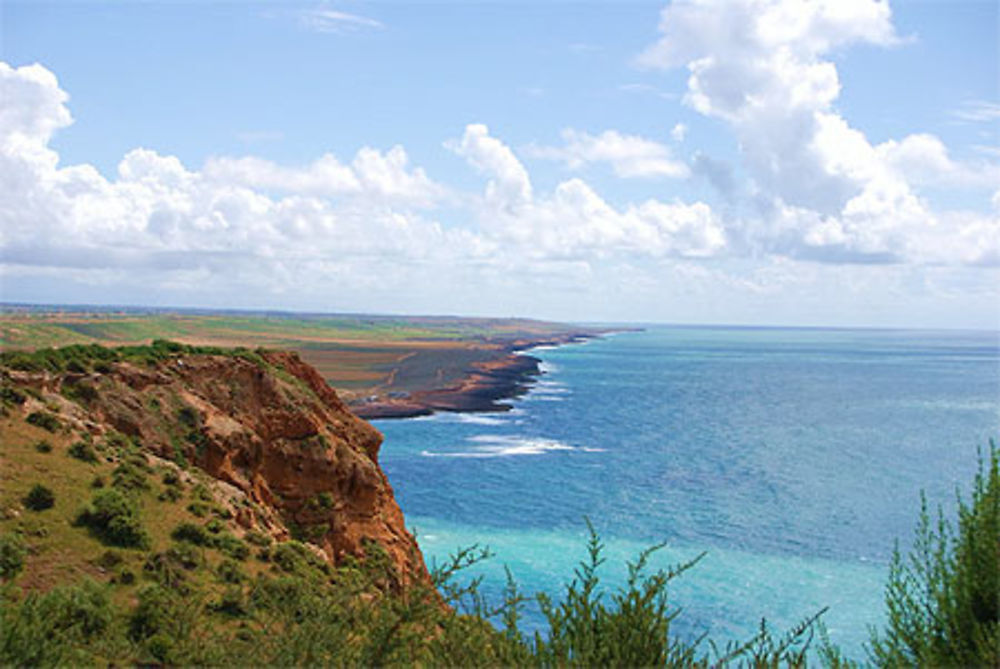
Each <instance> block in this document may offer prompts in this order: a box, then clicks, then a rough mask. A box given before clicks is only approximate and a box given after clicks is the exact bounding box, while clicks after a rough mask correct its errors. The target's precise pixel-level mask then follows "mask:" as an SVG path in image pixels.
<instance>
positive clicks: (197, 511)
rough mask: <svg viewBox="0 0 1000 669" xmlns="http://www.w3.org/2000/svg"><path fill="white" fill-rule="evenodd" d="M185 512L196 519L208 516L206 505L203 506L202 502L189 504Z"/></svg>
mask: <svg viewBox="0 0 1000 669" xmlns="http://www.w3.org/2000/svg"><path fill="white" fill-rule="evenodd" d="M187 510H188V511H190V512H191V514H192V515H194V516H197V517H198V518H204V517H205V516H207V515H208V504H205V503H204V502H191V503H190V504H188V505H187Z"/></svg>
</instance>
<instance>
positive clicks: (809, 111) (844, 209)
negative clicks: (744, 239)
mask: <svg viewBox="0 0 1000 669" xmlns="http://www.w3.org/2000/svg"><path fill="white" fill-rule="evenodd" d="M659 28H660V32H661V38H660V40H659V41H657V42H656V43H655V44H653V45H652V46H650V47H648V48H647V49H646V50H645V51H643V52H642V53H641V54H640V55H639V57H638V59H637V60H638V63H639V64H640V65H642V66H645V67H651V68H664V69H666V68H673V67H679V66H684V67H686V68H687V70H688V73H689V76H688V89H687V94H686V95H685V102H686V104H688V105H689V106H691V107H692V108H694V109H695V110H697V111H699V112H700V113H702V114H704V115H706V116H712V117H716V118H720V119H722V120H724V121H725V122H726V123H728V124H729V125H730V126H731V127H732V129H733V130H734V132H735V134H736V138H737V140H738V141H739V145H740V150H741V152H742V155H743V159H744V161H745V163H746V166H747V168H748V173H749V174H750V176H751V177H752V178H753V182H754V186H755V188H756V191H757V194H756V200H757V201H758V202H759V203H763V204H764V205H765V207H764V208H765V210H767V212H768V213H765V216H770V219H769V223H768V225H761V224H760V223H754V224H753V225H750V226H749V227H747V228H746V229H747V230H748V231H752V234H753V236H755V237H756V239H753V240H748V243H750V245H751V246H754V245H760V244H761V243H764V244H765V245H766V244H767V243H768V241H769V242H770V244H771V250H772V251H774V252H781V253H788V254H791V255H803V256H807V257H812V258H816V259H821V260H829V261H832V262H843V261H859V262H860V261H864V262H873V261H881V262H886V261H902V260H906V259H910V260H914V261H920V262H925V261H926V262H963V261H967V259H969V258H973V257H980V256H982V255H983V253H982V250H983V249H984V248H988V247H989V245H990V243H991V236H990V234H989V230H991V229H992V228H991V227H990V225H991V223H990V221H988V220H983V219H982V217H981V216H980V217H978V218H976V219H975V220H972V219H970V218H969V217H967V216H957V215H940V214H937V213H935V212H934V211H933V210H932V209H931V207H930V205H929V204H928V202H927V201H926V200H925V199H924V198H923V197H921V196H920V195H919V194H918V192H917V191H916V190H915V186H916V185H918V184H920V183H928V184H932V183H934V182H935V181H938V180H940V179H941V178H945V179H947V180H949V181H950V182H952V183H961V184H964V185H967V186H970V187H982V186H984V185H985V183H986V182H987V181H989V180H990V179H991V178H995V175H996V174H997V172H996V170H995V168H991V169H989V170H983V169H982V168H981V166H979V167H976V168H974V169H970V168H967V167H965V166H960V165H957V164H956V163H954V162H953V161H951V159H950V158H949V157H948V155H947V151H946V150H945V148H944V146H943V144H941V143H940V141H939V140H937V139H936V138H934V137H932V136H930V135H913V136H910V137H907V138H904V139H903V140H901V141H899V142H894V141H891V142H887V143H885V144H883V145H880V146H878V147H875V146H872V144H871V143H870V142H869V141H868V139H867V138H866V137H865V135H864V133H862V132H861V131H859V130H857V129H855V128H852V127H851V126H850V124H849V123H848V122H847V121H846V120H845V119H844V118H842V117H841V116H840V115H839V114H838V113H837V111H836V110H835V108H834V104H833V103H834V102H835V101H836V99H837V97H838V96H839V94H840V80H839V77H838V73H837V69H836V67H835V65H834V63H833V62H831V61H829V60H826V59H824V57H825V56H826V55H827V54H829V53H830V51H831V50H833V49H835V48H840V47H843V46H845V45H849V44H852V43H857V42H865V43H870V44H876V45H880V46H892V45H896V44H898V43H899V42H900V40H899V39H898V37H897V36H896V34H895V31H894V28H893V26H892V21H891V11H890V9H889V5H888V2H885V1H884V0H879V1H876V0H813V1H811V2H806V1H804V0H726V1H722V0H676V1H675V2H673V3H671V4H670V5H669V6H667V7H666V8H665V9H664V10H663V12H662V14H661V19H660V26H659ZM939 236H947V237H950V238H954V239H960V240H962V244H964V245H965V246H967V247H968V248H964V250H959V249H958V248H956V247H955V245H954V244H948V245H942V246H938V247H937V248H938V251H939V252H938V253H936V254H935V253H934V250H933V248H932V247H931V246H928V245H925V244H923V243H920V242H917V241H915V240H925V239H928V238H935V237H939ZM986 255H989V254H986Z"/></svg>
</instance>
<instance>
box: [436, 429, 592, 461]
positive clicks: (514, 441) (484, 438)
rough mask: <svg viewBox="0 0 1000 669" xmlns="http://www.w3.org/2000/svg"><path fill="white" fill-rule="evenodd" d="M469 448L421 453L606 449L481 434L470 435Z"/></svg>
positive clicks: (505, 453)
mask: <svg viewBox="0 0 1000 669" xmlns="http://www.w3.org/2000/svg"><path fill="white" fill-rule="evenodd" d="M466 442H467V443H468V444H470V447H469V449H468V450H460V451H427V450H425V451H421V452H420V455H422V456H424V457H427V458H500V457H506V456H512V455H544V454H546V453H551V452H554V451H579V452H583V453H599V452H603V450H604V449H601V448H592V447H588V446H583V447H578V446H570V445H569V444H566V443H564V442H561V441H557V440H555V439H545V438H542V437H524V436H517V435H498V434H480V435H476V436H474V437H469V438H468V439H466Z"/></svg>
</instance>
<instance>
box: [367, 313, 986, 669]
mask: <svg viewBox="0 0 1000 669" xmlns="http://www.w3.org/2000/svg"><path fill="white" fill-rule="evenodd" d="M531 353H532V355H535V356H537V357H539V358H541V359H542V360H543V364H542V368H543V370H544V372H545V373H544V374H543V375H542V376H541V377H540V378H539V381H538V382H537V383H536V384H535V386H534V388H533V389H532V391H531V392H530V393H529V394H528V395H526V396H524V397H522V398H520V399H517V400H512V401H511V403H512V405H513V406H514V409H513V410H512V411H510V412H508V413H502V414H437V415H434V416H430V417H425V418H416V419H408V420H382V421H375V425H376V426H377V427H378V428H379V429H380V430H382V432H383V433H384V434H385V443H384V445H383V447H382V451H381V456H380V460H381V464H382V466H383V468H384V469H385V471H386V473H387V475H388V476H389V480H390V482H391V483H392V485H393V487H394V490H395V493H396V497H397V499H398V501H399V503H400V505H401V507H402V509H403V512H404V514H405V515H406V518H407V522H408V524H409V526H410V527H411V528H413V529H415V530H416V532H417V534H418V541H419V543H420V546H421V548H422V550H423V552H424V555H425V558H426V559H427V561H428V564H431V563H435V562H436V563H441V562H442V561H444V560H446V559H447V557H448V556H449V555H450V554H452V553H454V552H455V551H456V549H457V548H459V547H462V546H469V545H472V544H478V545H480V546H489V548H490V549H491V550H492V551H493V553H494V554H495V555H494V557H493V558H491V559H490V560H489V561H487V562H486V563H484V564H483V565H482V566H480V567H479V568H478V570H473V572H472V573H476V574H482V575H483V576H484V591H485V592H486V594H487V595H488V596H490V597H492V598H493V599H494V600H499V598H500V596H501V593H502V590H503V587H504V585H505V582H506V581H505V579H506V577H505V571H504V570H505V567H506V568H509V570H510V571H511V573H512V574H513V576H514V578H515V580H516V581H517V583H518V584H519V586H520V588H521V589H522V590H523V591H525V592H527V593H535V592H546V593H549V594H551V595H553V596H555V597H558V595H559V593H560V591H561V589H562V587H563V586H564V584H565V583H566V582H567V581H568V580H569V579H571V578H572V574H573V568H574V566H575V565H576V563H577V562H578V561H580V560H581V559H583V558H584V557H585V556H586V539H587V526H586V521H585V519H589V520H590V522H591V523H592V524H593V526H594V527H595V529H596V530H597V531H598V533H599V534H600V537H601V539H602V541H603V542H604V544H605V557H606V558H607V562H606V564H605V565H604V566H603V567H602V570H601V572H600V574H601V576H602V584H603V585H605V586H606V587H607V588H608V589H612V588H614V587H615V586H616V585H618V584H621V583H622V582H623V580H624V576H625V573H626V572H625V566H624V565H625V561H626V560H630V559H634V558H635V557H636V556H637V555H638V553H639V552H640V551H641V550H643V549H644V548H646V547H649V546H651V545H653V544H657V543H661V542H665V544H666V545H665V547H664V548H663V549H662V550H660V551H659V552H658V553H657V554H656V559H655V560H654V561H653V564H654V566H657V567H660V566H668V565H670V564H675V563H679V562H683V561H686V560H688V559H691V558H692V557H694V556H696V555H698V554H700V553H702V552H705V553H706V556H705V557H704V558H703V560H702V561H701V562H700V563H699V564H698V565H697V566H695V567H694V568H693V569H692V570H690V571H688V572H686V573H685V574H683V575H682V576H680V577H679V578H678V579H677V580H676V581H674V582H673V584H672V587H671V589H670V593H671V595H670V596H671V601H672V602H673V604H674V605H675V606H677V607H679V608H681V609H682V611H681V613H680V614H679V616H678V617H677V619H676V620H675V622H674V624H673V627H672V629H673V631H674V633H676V634H680V635H683V636H685V637H687V638H696V637H697V636H700V635H701V634H703V633H708V636H709V638H712V639H715V640H716V641H717V642H720V643H721V642H725V641H726V640H729V639H747V638H749V637H750V636H752V635H753V633H754V632H755V631H756V630H757V629H758V628H759V625H760V621H761V618H765V619H766V620H767V621H768V623H769V624H770V625H771V626H773V628H774V629H776V630H778V631H783V630H786V629H788V628H790V627H791V626H793V625H794V624H795V623H797V622H799V621H801V620H802V619H804V618H806V617H808V616H810V615H812V614H814V613H816V612H817V611H819V610H820V609H822V608H823V607H828V611H827V613H826V614H825V615H824V616H823V620H824V622H825V624H826V627H827V629H828V632H829V635H830V638H831V640H832V641H834V642H835V643H837V644H839V645H840V646H841V647H842V648H843V650H844V651H845V652H846V653H847V654H848V655H849V656H851V657H854V658H855V659H864V657H865V656H864V652H865V651H864V643H865V642H866V641H867V639H868V630H869V627H870V626H872V625H875V626H878V625H880V624H881V623H882V622H883V619H884V605H883V588H884V584H885V582H886V578H887V575H888V563H889V559H890V557H891V555H892V550H893V546H894V543H895V542H896V541H899V543H900V546H901V547H902V548H903V549H904V550H905V549H906V548H907V546H908V544H909V542H910V540H911V539H912V536H913V530H914V527H915V525H916V521H917V518H918V514H919V510H920V493H921V491H924V493H925V494H926V496H927V499H928V501H929V503H930V504H931V506H932V508H934V507H936V506H937V505H939V504H940V505H942V506H943V507H944V509H945V510H946V511H947V512H951V511H953V510H954V508H955V497H956V491H966V492H967V491H968V490H969V487H970V485H971V482H972V479H973V476H974V474H975V472H976V469H977V448H981V449H984V450H985V449H986V448H987V445H988V442H989V439H990V438H996V437H997V435H998V433H1000V345H998V339H997V334H996V333H990V332H955V331H947V332H937V331H900V330H892V331H889V330H840V329H836V330H833V329H779V328H721V327H650V328H647V329H646V330H644V331H641V332H627V333H620V334H615V335H611V336H608V337H605V338H603V339H598V340H591V341H588V342H586V343H583V344H575V345H569V346H563V347H559V348H553V349H542V350H534V351H532V352H531ZM472 573H470V575H469V577H470V578H471V575H472ZM540 625H541V618H540V614H539V613H538V612H537V610H529V611H528V612H527V616H526V619H525V621H524V627H525V628H526V629H528V630H533V629H537V628H538V627H539V626H540Z"/></svg>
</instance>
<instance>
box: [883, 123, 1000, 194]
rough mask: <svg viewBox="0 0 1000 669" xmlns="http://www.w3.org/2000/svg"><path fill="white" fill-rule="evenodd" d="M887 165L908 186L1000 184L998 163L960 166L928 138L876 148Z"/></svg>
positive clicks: (937, 141) (935, 140)
mask: <svg viewBox="0 0 1000 669" xmlns="http://www.w3.org/2000/svg"><path fill="white" fill-rule="evenodd" d="M875 150H876V152H877V153H878V156H879V158H880V159H881V160H883V161H884V162H885V163H886V165H888V166H889V167H891V168H892V169H893V170H895V171H896V172H897V173H898V174H900V175H901V176H902V177H903V178H904V179H906V181H907V182H908V183H910V184H917V185H949V186H955V187H969V188H989V187H991V186H994V185H995V184H997V183H1000V163H987V162H981V163H979V164H972V163H959V162H956V161H955V160H952V158H951V157H950V156H949V155H948V149H947V147H946V146H945V145H944V142H942V141H941V140H940V139H939V138H937V137H935V136H934V135H929V134H914V135H907V136H906V137H904V138H903V139H902V141H898V142H897V141H895V140H889V141H887V142H884V143H882V144H879V145H878V146H876V147H875Z"/></svg>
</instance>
